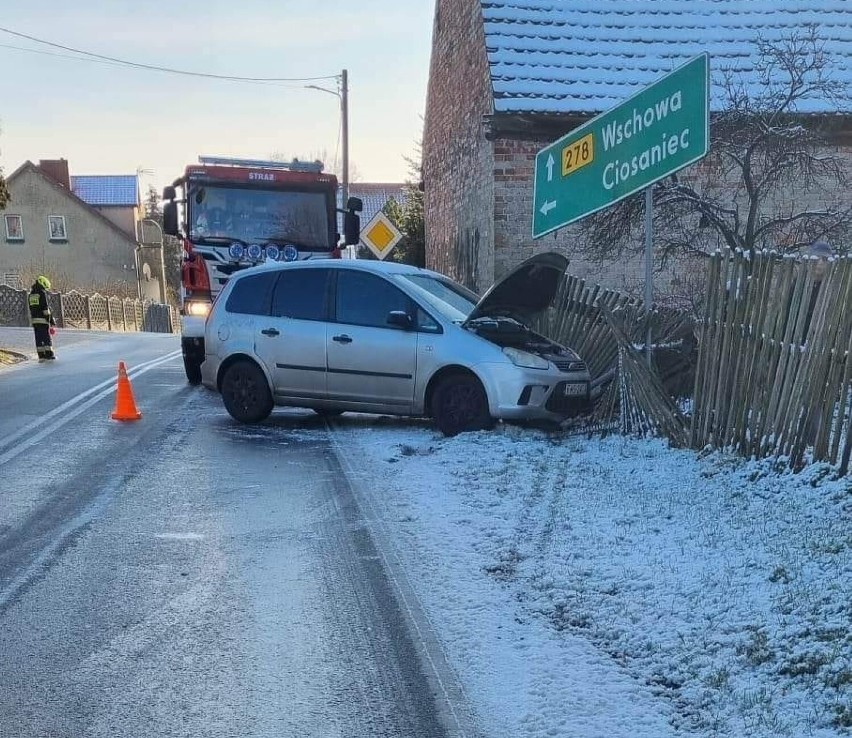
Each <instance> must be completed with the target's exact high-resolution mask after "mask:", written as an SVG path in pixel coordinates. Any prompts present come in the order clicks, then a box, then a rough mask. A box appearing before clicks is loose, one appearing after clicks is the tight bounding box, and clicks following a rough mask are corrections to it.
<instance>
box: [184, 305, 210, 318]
mask: <svg viewBox="0 0 852 738" xmlns="http://www.w3.org/2000/svg"><path fill="white" fill-rule="evenodd" d="M186 312H187V314H188V315H194V316H195V317H197V318H203V317H205V316H206V315H207V314H208V313H209V312H210V303H209V302H188V303H187V304H186Z"/></svg>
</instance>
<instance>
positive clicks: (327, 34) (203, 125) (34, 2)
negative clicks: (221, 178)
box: [0, 0, 434, 189]
mask: <svg viewBox="0 0 852 738" xmlns="http://www.w3.org/2000/svg"><path fill="white" fill-rule="evenodd" d="M0 4H2V8H3V13H2V16H0V26H3V27H5V28H9V29H12V30H14V31H18V32H20V33H24V34H28V35H30V36H36V37H38V38H42V39H45V40H48V41H52V42H54V43H58V44H62V45H64V46H69V47H75V48H79V49H83V50H86V51H91V52H94V53H98V54H103V55H106V56H112V57H118V58H122V59H128V60H131V61H135V62H141V63H145V64H154V65H158V66H165V67H173V68H179V69H186V70H191V71H200V72H207V73H214V74H223V75H235V76H245V77H314V76H324V75H335V74H339V73H340V70H342V69H344V68H346V69H348V70H349V102H350V115H349V128H350V165H351V167H352V168H353V169H354V171H355V174H356V175H357V178H358V179H360V180H361V181H365V182H381V181H402V180H403V179H405V177H406V176H407V165H406V163H405V161H404V157H405V156H411V155H412V154H413V153H414V146H415V141H416V140H417V139H418V138H419V137H420V134H421V127H422V115H423V112H424V109H425V103H426V81H427V77H428V71H429V53H430V42H431V33H432V12H433V7H434V2H433V0H359V1H358V2H351V1H350V2H343V0H314V1H313V2H309V1H306V0H277V1H273V0H239V2H234V0H227V1H225V0H205V1H204V2H197V3H186V2H178V1H177V0H176V1H175V2H173V3H153V4H152V3H144V2H139V1H138V0H133V1H132V2H131V1H130V0H81V1H80V2H76V3H68V2H67V1H66V0H0ZM0 44H3V46H0V62H2V67H3V73H2V75H0V99H2V100H3V104H2V105H0V166H2V167H3V169H4V171H5V173H6V174H9V173H11V172H12V171H14V170H15V169H16V168H17V167H18V166H19V165H20V164H21V163H23V162H24V161H25V160H27V159H30V160H32V161H35V162H37V161H38V159H48V158H59V157H64V158H66V159H68V161H69V165H70V168H71V173H72V175H73V174H129V173H133V172H134V171H136V169H137V167H143V168H146V169H152V170H154V174H153V175H149V176H146V177H145V178H144V179H143V184H146V183H148V182H150V183H152V184H155V185H156V186H157V188H158V189H160V188H161V187H162V185H163V184H166V183H169V182H171V180H173V179H174V178H175V177H177V176H179V175H180V174H181V173H182V171H183V168H184V167H185V165H186V164H190V163H194V162H195V161H196V158H197V156H198V154H221V155H228V156H244V157H252V158H267V157H268V156H269V155H271V154H273V153H276V152H278V153H282V154H285V155H288V156H299V157H300V158H305V157H309V156H317V155H320V154H325V157H326V160H327V161H326V164H327V168H329V169H330V168H332V165H333V163H334V162H333V160H334V159H335V157H337V158H338V160H339V157H340V142H339V128H340V114H339V110H340V108H339V101H338V99H337V98H336V97H333V96H332V95H329V94H326V93H323V92H318V91H316V90H309V89H304V87H303V84H317V85H321V86H324V87H329V88H332V89H334V88H335V81H334V80H333V79H329V80H325V81H317V82H314V83H310V82H308V83H289V84H281V85H266V84H251V83H237V82H224V81H214V80H205V79H198V78H191V77H180V76H176V75H170V74H164V73H160V72H155V71H142V70H135V69H130V68H125V67H119V66H115V65H110V64H101V63H92V62H84V61H77V60H75V59H69V58H67V57H64V56H52V55H44V54H33V53H27V52H23V51H17V50H14V49H10V48H7V46H16V47H28V48H34V49H39V50H42V51H45V52H48V53H49V54H65V53H66V52H62V51H59V50H56V49H50V48H48V47H45V46H40V45H38V44H35V43H33V42H30V41H27V40H24V39H21V38H16V37H14V36H11V35H9V34H7V33H0Z"/></svg>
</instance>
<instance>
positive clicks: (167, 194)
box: [163, 186, 177, 200]
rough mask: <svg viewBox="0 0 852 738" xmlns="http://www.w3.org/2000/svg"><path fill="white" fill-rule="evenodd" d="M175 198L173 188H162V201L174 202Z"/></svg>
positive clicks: (175, 194) (175, 193)
mask: <svg viewBox="0 0 852 738" xmlns="http://www.w3.org/2000/svg"><path fill="white" fill-rule="evenodd" d="M175 198H177V192H175V188H174V187H171V186H168V187H163V199H164V200H174V199H175Z"/></svg>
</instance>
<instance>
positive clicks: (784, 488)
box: [335, 415, 852, 738]
mask: <svg viewBox="0 0 852 738" xmlns="http://www.w3.org/2000/svg"><path fill="white" fill-rule="evenodd" d="M335 434H336V436H337V438H338V441H339V442H340V444H341V445H342V446H343V447H344V448H346V449H348V452H349V453H350V454H351V458H352V459H355V460H357V461H356V463H355V464H354V468H355V469H357V475H358V480H359V482H360V483H361V485H362V487H364V488H368V489H370V490H372V495H373V497H374V499H375V505H374V507H376V509H378V510H380V514H381V515H382V516H383V523H384V524H385V525H386V527H387V529H389V530H391V531H394V532H395V536H394V539H395V542H396V546H397V548H398V552H399V554H400V555H401V556H402V557H403V560H404V563H405V566H406V567H407V569H408V572H409V576H410V579H411V580H412V582H413V583H414V588H415V590H416V593H417V596H418V597H419V599H420V601H421V604H422V606H423V608H424V610H425V612H426V613H427V615H428V617H429V619H430V620H431V622H432V624H433V627H434V628H435V630H436V632H437V633H438V636H439V638H440V639H441V640H442V645H443V648H444V649H445V651H446V653H447V655H448V657H449V660H450V663H451V664H452V665H453V667H454V668H455V669H456V670H457V672H458V674H459V677H460V679H461V681H462V683H463V685H464V688H465V690H466V692H467V694H468V695H469V697H470V699H471V701H472V703H473V708H474V709H475V710H476V712H477V714H478V715H479V718H480V721H481V722H482V727H483V729H484V731H485V733H486V734H487V735H489V736H506V737H507V738H508V737H509V736H512V737H513V738H514V737H520V736H566V737H567V736H572V737H577V736H580V737H582V738H591V737H592V736H608V737H610V738H612V737H616V736H625V737H626V736H632V737H633V738H645V737H647V738H652V737H653V738H661V737H663V736H667V735H696V736H708V737H709V736H732V737H733V736H746V735H748V736H753V737H759V736H767V738H768V736H781V735H790V736H805V735H808V736H817V737H818V738H826V737H828V736H836V735H844V734H847V731H848V729H849V728H850V726H852V697H850V684H852V628H850V624H852V584H850V583H851V582H852V579H851V578H850V574H852V531H850V525H849V520H850V512H852V484H850V483H849V482H848V481H846V480H832V479H831V473H830V470H829V469H828V468H826V467H823V466H819V465H816V466H814V467H811V468H810V469H809V470H808V471H807V472H805V473H803V474H800V475H794V474H791V473H789V472H787V471H784V470H783V469H781V468H775V465H773V464H772V463H771V462H745V461H741V460H737V459H732V458H730V457H726V456H724V455H720V454H714V455H711V456H708V457H706V458H699V457H698V456H696V454H695V453H694V452H692V451H688V450H686V451H676V450H671V449H668V448H667V447H666V445H665V444H664V443H662V442H660V441H642V440H632V439H624V438H620V437H611V438H607V439H603V440H600V439H588V440H587V439H577V438H565V437H560V436H550V435H548V434H545V433H541V432H537V431H528V430H522V429H518V428H512V427H509V426H502V427H500V428H498V429H497V430H496V431H493V432H489V433H474V434H465V435H462V436H459V437H456V438H452V439H445V438H443V437H441V436H440V435H439V434H437V433H436V432H435V431H434V430H433V429H432V428H431V427H430V426H429V425H428V424H419V423H417V422H413V421H407V420H391V419H386V418H371V417H369V416H348V415H347V416H344V417H343V418H341V419H340V421H339V422H338V423H336V429H335Z"/></svg>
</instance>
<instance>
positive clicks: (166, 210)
mask: <svg viewBox="0 0 852 738" xmlns="http://www.w3.org/2000/svg"><path fill="white" fill-rule="evenodd" d="M163 233H165V234H166V235H167V236H177V235H178V206H177V203H176V202H165V203H163Z"/></svg>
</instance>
